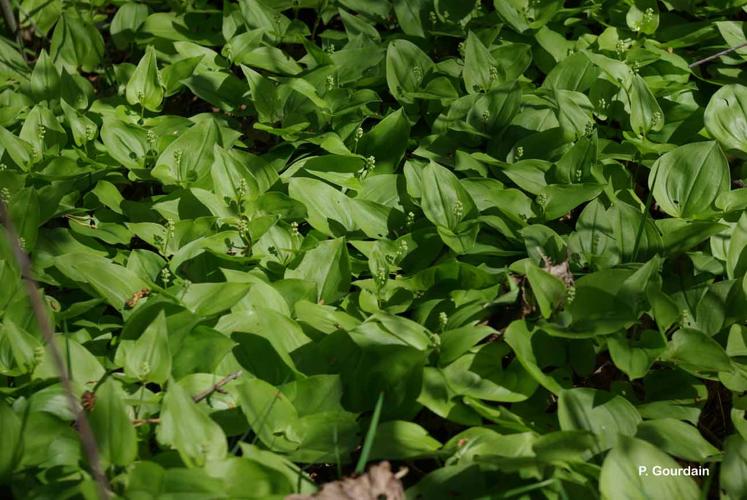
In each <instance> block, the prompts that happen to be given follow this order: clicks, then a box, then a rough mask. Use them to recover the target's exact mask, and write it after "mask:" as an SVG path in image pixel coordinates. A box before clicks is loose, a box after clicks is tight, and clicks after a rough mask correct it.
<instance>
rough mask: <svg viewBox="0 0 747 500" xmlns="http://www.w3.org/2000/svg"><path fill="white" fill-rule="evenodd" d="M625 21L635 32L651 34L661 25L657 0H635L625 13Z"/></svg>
mask: <svg viewBox="0 0 747 500" xmlns="http://www.w3.org/2000/svg"><path fill="white" fill-rule="evenodd" d="M625 21H626V22H627V24H628V28H630V29H631V30H632V31H633V32H635V33H638V32H640V33H645V34H646V35H651V34H653V33H654V32H655V31H656V28H658V27H659V8H658V6H657V5H656V1H655V0H635V1H634V2H632V5H631V6H630V8H629V9H628V13H627V14H626V15H625Z"/></svg>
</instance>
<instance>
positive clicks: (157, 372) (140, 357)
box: [122, 311, 171, 385]
mask: <svg viewBox="0 0 747 500" xmlns="http://www.w3.org/2000/svg"><path fill="white" fill-rule="evenodd" d="M122 348H127V349H126V350H125V352H124V358H125V362H124V369H125V373H126V374H127V375H128V376H130V377H133V378H136V379H138V380H140V381H142V382H154V383H156V384H161V385H163V384H164V382H166V380H168V378H169V377H170V376H171V351H170V350H169V333H168V327H167V326H166V316H165V315H164V313H163V311H161V312H160V313H159V314H158V316H156V319H154V320H153V322H152V323H151V324H150V325H148V327H147V328H146V329H145V331H144V332H143V333H142V335H140V337H138V339H137V340H136V341H135V342H134V344H132V345H131V346H130V345H127V344H122Z"/></svg>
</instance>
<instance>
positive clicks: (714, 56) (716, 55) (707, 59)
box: [688, 42, 747, 68]
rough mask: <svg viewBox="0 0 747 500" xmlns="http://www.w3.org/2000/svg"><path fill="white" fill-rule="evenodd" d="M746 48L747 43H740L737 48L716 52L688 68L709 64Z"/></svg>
mask: <svg viewBox="0 0 747 500" xmlns="http://www.w3.org/2000/svg"><path fill="white" fill-rule="evenodd" d="M744 47H747V42H744V43H740V44H739V45H737V46H736V47H731V48H728V49H724V50H722V51H721V52H716V53H715V54H713V55H712V56H708V57H705V58H703V59H700V60H699V61H695V62H694V63H692V64H690V65H688V68H694V67H695V66H700V65H701V64H703V63H707V62H708V61H713V60H714V59H717V58H719V57H721V56H725V55H726V54H729V53H730V52H734V51H735V50H739V49H742V48H744Z"/></svg>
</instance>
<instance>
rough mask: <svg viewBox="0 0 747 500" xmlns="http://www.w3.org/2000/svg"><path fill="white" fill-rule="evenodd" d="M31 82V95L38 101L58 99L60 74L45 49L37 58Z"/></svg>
mask: <svg viewBox="0 0 747 500" xmlns="http://www.w3.org/2000/svg"><path fill="white" fill-rule="evenodd" d="M30 83H31V95H32V96H33V97H34V99H36V100H37V101H43V100H52V99H57V98H58V97H59V95H60V74H59V72H58V71H57V68H55V67H54V64H52V59H50V57H49V55H48V54H47V51H46V50H44V49H42V51H41V54H39V58H38V59H37V60H36V64H35V65H34V71H33V72H32V73H31V82H30Z"/></svg>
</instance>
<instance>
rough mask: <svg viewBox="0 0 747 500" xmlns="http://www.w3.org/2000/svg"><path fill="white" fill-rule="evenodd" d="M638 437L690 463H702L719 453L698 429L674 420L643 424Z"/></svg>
mask: <svg viewBox="0 0 747 500" xmlns="http://www.w3.org/2000/svg"><path fill="white" fill-rule="evenodd" d="M636 437H637V438H638V439H643V440H645V441H648V442H649V443H651V444H653V445H654V446H656V447H657V448H660V449H661V450H663V451H665V452H667V453H669V454H670V455H672V456H675V457H679V458H682V459H684V460H687V461H690V462H700V463H702V462H704V461H705V460H706V459H708V458H709V457H713V456H716V455H718V453H719V451H718V449H717V448H716V447H715V446H713V445H712V444H711V443H709V442H708V441H706V440H705V438H704V437H703V436H701V435H700V432H698V429H697V428H696V427H694V426H692V425H690V424H687V423H685V422H682V421H680V420H675V419H673V418H663V419H658V420H647V421H645V422H641V424H640V425H639V426H638V432H637V433H636Z"/></svg>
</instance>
